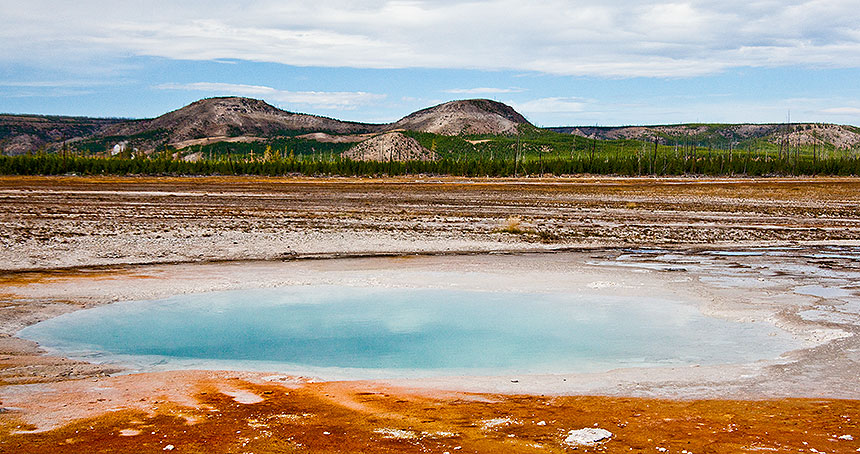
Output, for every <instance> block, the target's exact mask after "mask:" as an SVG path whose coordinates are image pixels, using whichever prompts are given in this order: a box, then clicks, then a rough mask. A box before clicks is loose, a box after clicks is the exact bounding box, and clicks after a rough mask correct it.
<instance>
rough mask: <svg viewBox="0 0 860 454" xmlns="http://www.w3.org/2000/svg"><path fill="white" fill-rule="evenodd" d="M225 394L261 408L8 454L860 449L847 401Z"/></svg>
mask: <svg viewBox="0 0 860 454" xmlns="http://www.w3.org/2000/svg"><path fill="white" fill-rule="evenodd" d="M225 382H227V384H228V385H230V386H232V387H238V388H241V389H244V390H246V391H249V392H251V393H253V394H255V395H258V396H260V397H261V398H262V401H260V402H257V403H239V402H237V401H236V400H235V399H234V398H233V397H231V396H230V395H227V394H225V393H222V392H220V391H219V389H220V388H219V387H218V384H217V383H208V384H201V385H200V386H199V387H198V388H197V392H196V394H194V395H193V397H194V398H195V399H196V400H197V402H198V405H197V406H196V408H189V407H187V406H185V407H183V406H179V405H176V404H170V403H169V401H161V402H159V401H158V400H157V397H150V399H151V400H153V401H154V402H155V403H156V405H155V408H157V409H156V410H154V411H152V412H151V413H148V412H143V411H141V410H119V411H110V412H106V413H104V414H102V415H101V416H98V417H94V418H89V419H83V420H79V421H76V422H73V423H70V424H68V425H65V426H62V427H59V428H56V429H54V430H50V431H46V432H38V433H16V432H18V431H21V430H27V429H28V427H27V426H26V425H22V423H21V422H20V421H16V420H15V419H14V417H11V416H10V415H8V414H7V415H4V417H3V418H2V419H0V421H2V423H3V426H2V429H0V452H3V453H33V454H38V453H66V452H68V453H97V452H134V453H138V452H141V453H145V452H165V450H168V451H171V450H172V451H173V452H181V453H220V452H235V453H245V452H247V453H257V454H262V453H284V452H311V453H313V452H355V453H363V452H415V453H423V452H436V453H443V452H449V453H455V452H458V453H459V452H462V453H467V452H482V453H489V452H493V453H495V452H550V453H552V452H565V451H569V450H571V449H572V448H573V447H572V446H568V445H565V444H564V442H563V441H564V439H565V437H566V434H567V432H568V431H569V430H572V429H580V428H584V427H600V428H604V429H607V430H609V431H610V432H612V433H613V436H612V438H611V439H610V440H609V441H606V442H604V443H600V444H598V445H595V446H590V447H589V446H580V447H578V448H577V449H578V452H608V453H622V452H625V453H626V452H646V453H657V452H671V453H681V452H684V451H686V452H692V453H738V452H785V453H787V452H828V453H837V452H842V453H848V452H856V451H855V450H858V448H860V441H858V440H849V439H848V438H858V439H860V426H858V422H860V402H857V401H849V400H801V399H787V400H773V401H666V400H650V399H633V398H614V397H541V396H503V395H476V394H456V393H439V395H437V396H436V397H433V396H430V395H429V392H427V391H423V392H422V393H418V392H409V391H407V390H392V389H386V388H383V387H380V386H378V385H372V384H366V383H364V384H362V383H320V384H305V385H301V386H298V387H284V386H281V385H280V384H262V385H261V384H251V383H249V382H244V381H241V380H239V379H232V380H231V379H226V380H225ZM146 399H147V398H146V397H143V398H142V399H141V400H146ZM91 403H95V402H91ZM86 404H87V403H86V402H69V405H86ZM846 435H849V436H850V437H846ZM840 437H842V438H840ZM169 445H170V446H172V449H170V448H169ZM662 449H665V450H666V451H662ZM815 450H817V451H815Z"/></svg>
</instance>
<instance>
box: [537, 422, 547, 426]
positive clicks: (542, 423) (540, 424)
mask: <svg viewBox="0 0 860 454" xmlns="http://www.w3.org/2000/svg"><path fill="white" fill-rule="evenodd" d="M537 425H539V426H545V425H546V421H540V422H538V423H537Z"/></svg>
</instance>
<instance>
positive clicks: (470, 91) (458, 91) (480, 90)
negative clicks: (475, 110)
mask: <svg viewBox="0 0 860 454" xmlns="http://www.w3.org/2000/svg"><path fill="white" fill-rule="evenodd" d="M442 91H443V92H444V93H451V94H455V95H480V94H496V93H521V92H523V91H525V90H524V89H522V88H491V87H477V88H452V89H450V90H442Z"/></svg>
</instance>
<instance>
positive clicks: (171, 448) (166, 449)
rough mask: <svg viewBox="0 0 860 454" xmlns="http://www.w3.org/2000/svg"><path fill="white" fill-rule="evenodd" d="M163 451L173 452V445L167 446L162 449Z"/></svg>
mask: <svg viewBox="0 0 860 454" xmlns="http://www.w3.org/2000/svg"><path fill="white" fill-rule="evenodd" d="M162 451H173V445H167V446H165V447H164V449H162Z"/></svg>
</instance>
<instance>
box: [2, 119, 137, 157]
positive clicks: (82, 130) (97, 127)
mask: <svg viewBox="0 0 860 454" xmlns="http://www.w3.org/2000/svg"><path fill="white" fill-rule="evenodd" d="M123 121H127V120H121V119H116V118H86V117H59V116H44V115H0V154H7V155H16V154H24V153H27V152H32V151H36V150H38V149H40V148H43V147H48V146H49V145H50V144H53V145H54V146H53V148H58V147H59V144H58V143H59V142H62V141H75V140H79V139H81V138H83V137H89V136H92V135H93V134H96V133H98V132H99V131H102V130H103V129H104V128H106V127H108V126H111V125H115V124H117V123H121V122H123Z"/></svg>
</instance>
